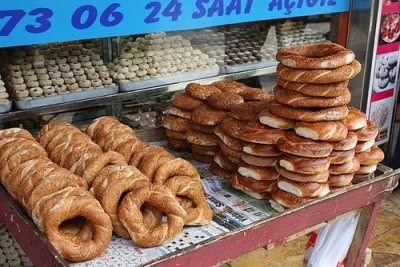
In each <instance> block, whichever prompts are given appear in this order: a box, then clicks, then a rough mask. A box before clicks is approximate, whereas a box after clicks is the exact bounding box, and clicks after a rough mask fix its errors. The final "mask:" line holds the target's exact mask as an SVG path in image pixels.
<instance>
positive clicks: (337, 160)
mask: <svg viewBox="0 0 400 267" xmlns="http://www.w3.org/2000/svg"><path fill="white" fill-rule="evenodd" d="M355 154H356V152H355V150H354V149H352V150H345V151H337V150H333V151H332V153H331V154H330V155H329V162H330V163H331V164H343V163H346V162H349V161H350V160H352V159H353V158H354V156H355Z"/></svg>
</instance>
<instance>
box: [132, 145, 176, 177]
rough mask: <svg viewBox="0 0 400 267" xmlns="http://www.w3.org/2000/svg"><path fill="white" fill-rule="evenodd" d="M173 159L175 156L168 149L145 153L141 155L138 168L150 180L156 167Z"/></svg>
mask: <svg viewBox="0 0 400 267" xmlns="http://www.w3.org/2000/svg"><path fill="white" fill-rule="evenodd" d="M174 159H175V157H174V156H173V155H172V154H171V153H169V152H168V151H163V152H159V153H147V154H146V155H145V156H144V157H143V159H142V161H141V163H140V166H139V168H138V169H139V170H140V171H141V173H143V174H144V175H145V176H146V177H147V178H148V179H149V180H150V182H152V181H153V177H154V174H155V173H156V171H157V169H158V167H160V166H161V165H162V164H164V163H165V162H168V161H171V160H174Z"/></svg>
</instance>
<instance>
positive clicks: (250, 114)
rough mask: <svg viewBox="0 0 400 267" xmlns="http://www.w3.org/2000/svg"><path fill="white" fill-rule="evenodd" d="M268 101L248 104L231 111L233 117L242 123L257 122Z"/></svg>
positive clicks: (237, 106) (240, 105)
mask: <svg viewBox="0 0 400 267" xmlns="http://www.w3.org/2000/svg"><path fill="white" fill-rule="evenodd" d="M267 106H268V101H260V102H246V103H242V104H238V105H236V106H235V107H233V108H232V109H231V116H232V117H234V118H235V119H237V120H241V121H255V120H257V119H258V115H259V114H260V112H261V111H263V110H264V109H266V108H267Z"/></svg>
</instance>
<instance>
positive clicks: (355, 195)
mask: <svg viewBox="0 0 400 267" xmlns="http://www.w3.org/2000/svg"><path fill="white" fill-rule="evenodd" d="M199 171H200V172H201V169H199ZM376 175H377V177H376V178H374V179H371V180H369V181H367V182H363V183H361V184H357V185H354V186H352V187H350V188H348V189H343V190H340V191H336V192H333V193H331V194H329V195H327V196H325V197H323V198H320V199H316V200H314V201H312V202H309V203H306V204H303V205H300V206H297V207H295V208H292V209H289V210H287V211H285V212H283V213H276V212H274V213H270V214H271V215H270V216H264V217H263V218H262V219H259V220H255V221H253V222H252V223H250V224H244V225H242V226H240V227H237V225H236V227H232V230H229V231H224V232H222V233H219V234H216V235H215V236H212V237H209V238H207V240H204V241H200V242H198V243H195V244H192V245H189V246H186V247H185V248H175V249H174V251H173V252H170V253H160V252H159V253H155V252H156V249H157V248H155V250H153V251H152V252H154V253H148V254H149V255H148V256H149V258H148V261H147V262H146V263H144V264H141V265H139V266H163V267H165V266H167V267H168V266H194V267H197V266H202V267H203V266H215V265H217V264H219V263H222V262H224V261H226V260H229V259H233V258H235V257H238V256H240V255H243V254H245V253H248V252H251V251H253V250H255V249H257V248H259V247H262V246H267V247H268V248H273V247H274V246H278V245H281V244H283V243H285V242H286V241H287V240H290V239H292V238H293V237H298V236H301V235H304V234H307V233H308V232H310V231H312V230H314V229H316V228H318V227H320V226H323V225H324V224H325V223H326V221H329V220H331V219H334V218H337V217H338V216H341V215H342V214H345V213H347V212H349V211H352V210H358V209H360V208H362V211H361V218H360V222H359V225H358V228H357V231H356V238H355V239H354V241H353V244H352V246H351V248H350V252H351V253H350V254H349V261H348V265H347V266H358V264H357V263H359V262H360V261H361V259H362V256H363V255H361V254H362V252H363V251H365V248H366V245H367V243H368V239H369V237H370V234H371V231H372V227H373V223H374V220H375V218H376V215H377V211H378V209H379V207H380V203H381V200H382V199H384V198H386V197H387V196H389V195H390V194H391V192H392V191H393V189H394V188H395V187H396V186H397V184H398V180H399V178H400V170H395V171H393V170H392V169H390V168H387V167H385V166H383V165H380V166H379V167H378V171H377V172H376ZM211 191H212V190H211ZM208 194H209V196H208V198H209V199H210V198H213V197H214V198H215V199H217V197H218V195H214V194H213V193H212V192H211V193H208ZM219 197H220V195H219ZM227 197H228V196H227ZM0 201H1V205H0V209H1V212H0V216H1V218H0V219H1V220H2V221H3V222H4V223H5V225H6V226H7V228H8V229H9V230H10V232H11V233H12V235H13V236H14V238H15V239H16V240H17V241H18V242H19V243H20V245H21V247H22V248H23V249H24V250H25V251H26V253H27V255H28V256H29V257H30V258H31V260H32V262H33V263H34V264H35V265H36V266H69V265H70V264H69V263H67V262H65V261H64V260H62V259H61V258H60V256H59V255H58V254H57V252H56V251H55V250H54V248H53V247H52V246H51V245H50V244H49V242H48V241H47V239H46V238H45V237H44V236H43V234H41V233H40V232H39V231H38V229H37V227H36V226H35V225H33V223H32V222H31V220H30V219H28V218H27V216H26V215H25V214H24V212H23V211H22V210H21V209H20V208H19V206H18V205H17V204H15V202H14V201H13V200H12V199H11V198H10V197H9V196H8V194H7V193H6V191H5V190H4V189H3V188H2V187H0ZM209 202H210V201H209ZM220 204H221V203H220ZM242 205H249V206H251V204H249V203H248V202H246V201H243V203H242ZM253 205H254V203H253ZM229 209H231V210H232V208H231V206H229V204H226V205H225V204H224V203H222V208H220V209H219V212H217V213H216V217H220V219H221V218H223V216H224V214H226V213H229V211H227V210H229ZM243 210H244V209H243ZM218 214H219V216H218ZM232 214H234V213H232ZM216 217H214V222H213V224H212V225H211V226H204V227H213V226H215V225H217V223H216V219H217V218H216ZM220 222H221V221H220ZM227 228H229V226H227ZM197 229H199V230H198V231H202V228H197ZM203 229H204V232H207V231H208V230H207V231H206V228H203ZM180 241H181V240H180ZM123 242H126V244H127V245H124V244H123ZM178 243H179V242H178ZM124 246H125V247H124ZM177 246H179V245H177ZM126 248H128V250H127V249H126ZM124 249H125V250H124ZM124 251H125V253H124ZM141 253H142V251H140V250H139V251H138V248H136V247H134V246H133V245H132V243H131V241H129V240H127V241H120V242H119V243H117V244H115V243H113V244H110V246H109V249H108V251H107V252H106V254H105V255H103V256H101V257H100V258H98V259H97V261H96V259H95V260H94V261H93V262H92V261H89V262H84V263H81V264H78V266H100V265H104V264H106V263H105V262H103V263H100V264H99V262H100V261H101V260H102V258H103V257H104V258H107V259H110V258H111V259H113V260H115V259H117V261H116V262H115V264H117V263H119V264H122V265H126V264H129V265H130V266H135V264H133V262H132V261H129V260H128V259H124V257H130V258H131V259H135V255H140V254H141ZM150 256H151V257H150ZM92 263H94V264H92ZM72 266H74V265H72ZM104 266H106V265H104ZM108 266H110V265H108Z"/></svg>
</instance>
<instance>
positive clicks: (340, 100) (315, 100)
mask: <svg viewBox="0 0 400 267" xmlns="http://www.w3.org/2000/svg"><path fill="white" fill-rule="evenodd" d="M274 95H275V100H276V101H277V102H279V103H281V104H285V105H288V106H292V107H302V108H330V107H340V106H343V105H347V104H348V103H350V101H351V94H350V91H349V90H347V92H346V93H345V94H343V95H340V96H336V97H317V96H308V95H304V94H301V93H297V92H294V91H290V90H286V89H284V88H282V87H280V86H276V87H275V88H274Z"/></svg>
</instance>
